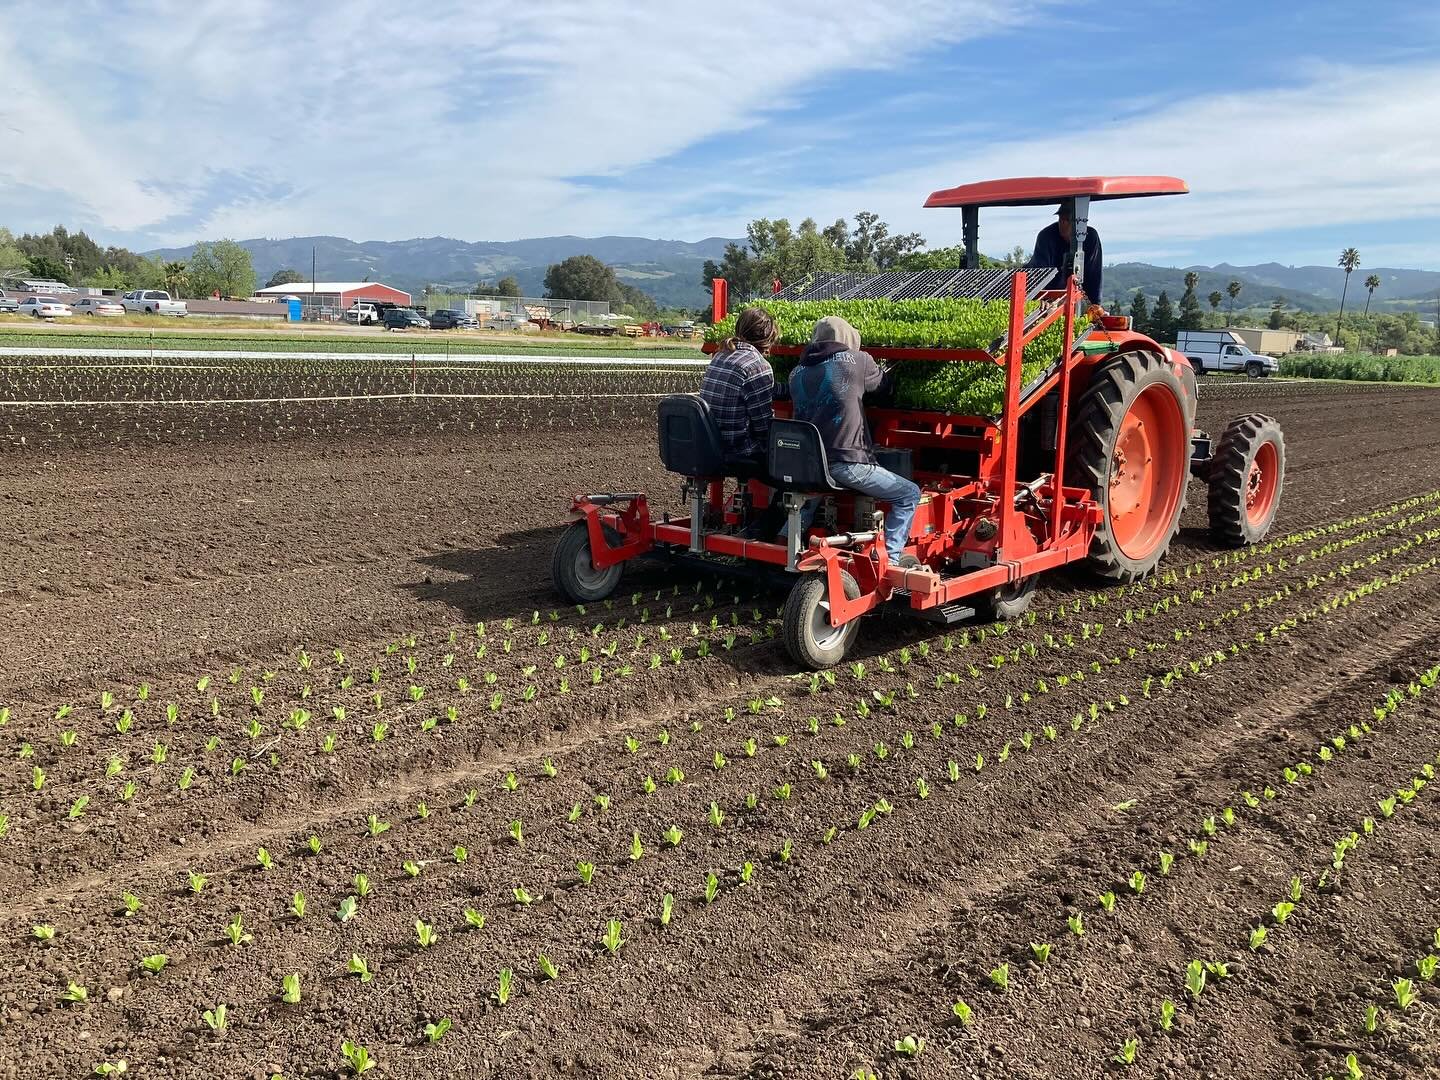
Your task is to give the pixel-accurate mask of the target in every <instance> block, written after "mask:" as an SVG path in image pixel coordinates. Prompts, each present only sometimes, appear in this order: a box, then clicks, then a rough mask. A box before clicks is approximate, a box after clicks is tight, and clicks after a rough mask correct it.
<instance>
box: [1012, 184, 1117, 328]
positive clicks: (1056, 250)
mask: <svg viewBox="0 0 1440 1080" xmlns="http://www.w3.org/2000/svg"><path fill="white" fill-rule="evenodd" d="M1055 216H1056V220H1055V223H1054V224H1052V225H1047V226H1045V228H1043V229H1041V230H1040V232H1039V233H1038V234H1037V235H1036V237H1035V253H1034V254H1033V255H1031V256H1030V261H1029V262H1028V263H1026V264H1025V265H1026V266H1036V267H1046V268H1048V269H1051V270H1060V271H1061V278H1060V284H1061V286H1064V284H1065V283H1066V282H1068V281H1069V280H1070V275H1071V274H1072V273H1073V270H1072V269H1071V265H1070V263H1069V261H1068V259H1069V257H1070V237H1071V235H1072V234H1073V233H1074V230H1075V222H1074V219H1073V218H1072V217H1071V208H1070V205H1069V204H1068V203H1061V204H1060V209H1059V210H1057V211H1056V212H1055ZM1100 274H1101V267H1100V234H1099V233H1098V232H1096V231H1095V230H1094V229H1093V228H1091V227H1090V226H1089V225H1086V226H1085V282H1084V288H1085V296H1086V297H1087V298H1088V299H1089V301H1090V303H1092V304H1095V305H1097V306H1099V305H1100Z"/></svg>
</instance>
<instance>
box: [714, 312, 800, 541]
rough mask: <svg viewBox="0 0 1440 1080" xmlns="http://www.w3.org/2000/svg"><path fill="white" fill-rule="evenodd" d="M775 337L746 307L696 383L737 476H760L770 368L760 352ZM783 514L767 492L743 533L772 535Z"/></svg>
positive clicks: (762, 315) (769, 322)
mask: <svg viewBox="0 0 1440 1080" xmlns="http://www.w3.org/2000/svg"><path fill="white" fill-rule="evenodd" d="M778 336H779V335H778V333H777V332H776V330H775V320H774V319H772V318H771V317H770V316H769V314H767V313H766V312H765V311H764V310H762V309H761V308H758V307H751V308H746V309H745V310H744V311H742V312H741V313H740V315H739V317H738V318H737V319H736V320H735V333H734V334H733V335H732V336H731V337H730V338H728V339H726V341H725V343H724V344H723V345H722V346H721V347H720V351H719V352H717V353H716V354H715V355H714V356H713V357H712V358H711V360H710V365H709V366H708V367H707V368H706V369H705V378H704V380H703V381H702V382H701V384H700V398H701V400H702V401H704V402H705V404H706V406H707V407H708V408H709V409H710V415H711V417H713V418H714V420H715V427H716V429H717V430H718V431H719V433H720V449H721V452H722V453H723V454H724V455H725V464H726V465H727V466H728V467H730V468H731V469H733V470H734V474H733V475H735V476H738V477H740V478H741V479H742V480H743V479H750V478H752V477H763V476H764V475H765V464H766V457H767V455H768V453H769V448H768V443H767V439H768V438H769V435H770V420H771V418H772V417H773V415H774V413H773V410H772V407H771V402H772V401H773V400H774V396H775V372H774V371H772V370H771V368H770V361H768V360H766V359H765V354H766V352H768V351H769V349H770V346H772V345H774V344H775V340H776V338H777V337H778ZM784 516H785V515H784V510H783V508H782V507H781V506H780V502H779V500H778V499H776V498H774V497H773V494H772V500H771V502H770V505H769V506H768V507H767V508H766V509H765V511H764V512H762V514H761V515H760V518H759V520H758V521H756V522H755V523H754V524H753V525H752V526H751V527H750V528H749V529H746V530H745V532H746V534H747V535H751V536H753V537H755V538H757V539H762V540H769V539H772V538H773V537H774V536H775V534H776V532H777V531H778V530H779V528H780V526H781V524H782V523H783V522H784Z"/></svg>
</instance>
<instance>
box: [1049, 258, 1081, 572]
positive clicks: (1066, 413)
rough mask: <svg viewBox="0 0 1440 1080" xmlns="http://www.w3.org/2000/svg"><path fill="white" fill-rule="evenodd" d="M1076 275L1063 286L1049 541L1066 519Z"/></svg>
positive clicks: (1052, 544) (1057, 540)
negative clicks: (1062, 339)
mask: <svg viewBox="0 0 1440 1080" xmlns="http://www.w3.org/2000/svg"><path fill="white" fill-rule="evenodd" d="M1077 292H1078V290H1077V289H1076V288H1075V275H1074V274H1071V275H1070V281H1069V282H1068V283H1067V284H1066V286H1065V351H1064V352H1062V353H1061V354H1060V386H1059V394H1060V400H1059V403H1058V405H1057V406H1056V409H1055V471H1054V472H1053V473H1051V474H1050V492H1051V495H1050V542H1049V544H1047V545H1046V546H1047V547H1052V548H1053V547H1055V546H1056V545H1057V544H1059V543H1060V535H1061V532H1062V530H1061V526H1062V525H1063V524H1064V522H1065V490H1064V488H1065V429H1066V427H1068V426H1069V419H1070V369H1071V368H1072V367H1074V366H1075V358H1074V356H1073V355H1071V354H1072V353H1073V352H1074V350H1075V303H1076V301H1077V300H1078V299H1079V298H1078V296H1077V295H1076V294H1077Z"/></svg>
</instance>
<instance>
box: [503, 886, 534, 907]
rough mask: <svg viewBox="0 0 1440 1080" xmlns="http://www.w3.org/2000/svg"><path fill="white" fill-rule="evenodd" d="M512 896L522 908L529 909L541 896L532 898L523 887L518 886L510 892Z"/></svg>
mask: <svg viewBox="0 0 1440 1080" xmlns="http://www.w3.org/2000/svg"><path fill="white" fill-rule="evenodd" d="M510 895H511V896H513V897H515V902H516V903H517V904H519V905H520V906H521V907H529V906H530V905H531V904H533V903H534V902H535V901H536V900H539V899H540V897H539V896H531V895H530V893H529V892H527V891H526V889H525V886H523V885H516V886H515V888H513V889H511V890H510Z"/></svg>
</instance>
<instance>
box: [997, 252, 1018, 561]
mask: <svg viewBox="0 0 1440 1080" xmlns="http://www.w3.org/2000/svg"><path fill="white" fill-rule="evenodd" d="M1024 334H1025V271H1024V270H1016V271H1015V276H1014V277H1013V278H1011V279H1010V336H1009V338H1008V339H1007V341H1006V343H1005V412H1004V414H1003V415H1002V416H1001V417H1000V536H999V542H998V543H997V544H996V545H995V554H996V556H997V558H999V559H1004V558H1005V543H1006V541H1007V540H1009V538H1010V532H1011V530H1012V529H1013V528H1014V527H1015V524H1014V522H1015V514H1016V510H1015V470H1016V466H1017V463H1018V462H1017V459H1018V458H1019V456H1020V448H1019V446H1018V445H1017V444H1018V442H1019V440H1020V420H1019V416H1018V414H1019V412H1020V375H1021V371H1020V369H1021V364H1022V363H1023V362H1024V359H1025V349H1024V347H1023V346H1022V345H1021V339H1022V338H1023V337H1024Z"/></svg>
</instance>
